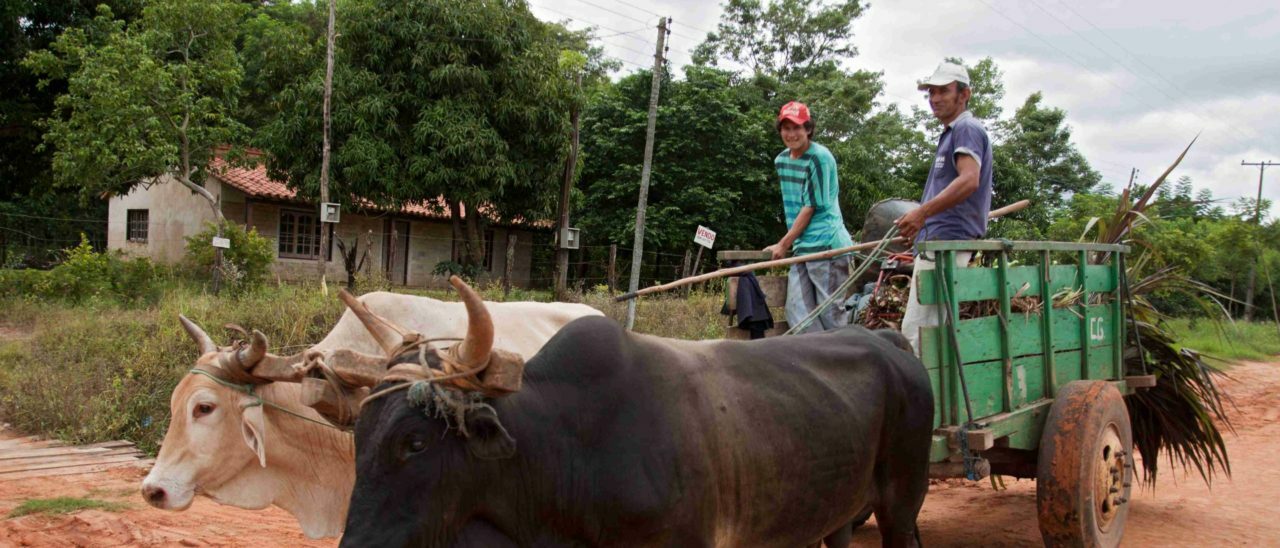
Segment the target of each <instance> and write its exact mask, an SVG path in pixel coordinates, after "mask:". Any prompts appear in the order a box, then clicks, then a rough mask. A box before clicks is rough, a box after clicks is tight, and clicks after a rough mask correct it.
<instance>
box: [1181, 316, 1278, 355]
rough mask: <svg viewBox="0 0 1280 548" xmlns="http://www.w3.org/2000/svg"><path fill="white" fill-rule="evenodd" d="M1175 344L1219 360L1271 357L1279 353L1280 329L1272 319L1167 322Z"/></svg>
mask: <svg viewBox="0 0 1280 548" xmlns="http://www.w3.org/2000/svg"><path fill="white" fill-rule="evenodd" d="M1166 325H1167V326H1168V328H1169V330H1170V331H1171V332H1172V333H1173V335H1174V338H1176V339H1177V340H1178V343H1179V344H1181V345H1182V346H1185V347H1187V348H1191V349H1193V350H1195V351H1197V352H1199V353H1201V354H1203V355H1205V356H1207V357H1210V358H1217V359H1219V360H1253V361H1261V360H1268V359H1273V358H1274V357H1275V356H1277V355H1280V331H1278V330H1277V327H1276V324H1274V323H1271V322H1244V321H1236V322H1231V323H1227V322H1210V321H1203V320H1201V321H1194V320H1189V319H1179V320H1173V321H1170V322H1167V324H1166Z"/></svg>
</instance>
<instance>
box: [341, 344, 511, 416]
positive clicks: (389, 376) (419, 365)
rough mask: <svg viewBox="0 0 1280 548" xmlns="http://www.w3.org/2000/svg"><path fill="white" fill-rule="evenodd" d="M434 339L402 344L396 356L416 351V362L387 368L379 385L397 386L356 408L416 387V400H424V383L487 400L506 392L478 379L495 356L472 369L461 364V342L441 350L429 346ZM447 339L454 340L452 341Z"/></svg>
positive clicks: (370, 397) (380, 391)
mask: <svg viewBox="0 0 1280 548" xmlns="http://www.w3.org/2000/svg"><path fill="white" fill-rule="evenodd" d="M437 340H442V339H428V340H417V341H412V342H406V343H405V344H404V345H403V346H402V347H401V351H400V352H398V353H397V355H401V356H402V355H404V354H407V353H409V352H413V351H416V352H417V354H418V360H417V362H401V363H397V364H394V365H392V366H391V367H390V368H388V369H387V373H386V375H384V376H383V377H382V382H394V383H399V384H396V385H395V386H389V387H387V388H383V389H382V390H379V391H377V392H374V393H372V394H369V396H368V397H366V398H365V399H364V400H362V401H361V402H360V408H361V409H364V406H365V405H367V404H368V403H369V402H371V401H373V400H376V399H378V398H381V397H384V396H386V395H387V394H391V393H393V392H398V391H400V390H406V389H411V388H412V387H414V386H418V388H416V389H414V390H416V391H417V394H419V396H418V401H419V402H421V401H424V400H422V396H421V394H422V390H424V388H423V387H425V385H428V384H430V385H440V384H442V383H443V384H444V386H443V387H444V388H448V389H452V390H453V391H456V392H463V393H473V394H483V395H485V396H489V397H497V396H502V395H505V394H506V393H507V392H506V391H503V390H495V389H493V388H491V387H489V386H487V385H486V384H485V383H484V381H483V380H481V378H480V374H481V373H483V372H484V371H485V370H487V369H488V368H489V365H490V364H491V363H493V362H494V357H495V356H491V357H490V359H488V360H486V361H485V362H484V363H482V364H479V365H474V366H472V365H468V364H464V363H463V361H462V356H461V355H460V347H461V346H462V344H461V343H458V344H454V345H450V346H448V347H446V348H444V349H437V348H432V347H430V345H429V343H431V342H434V341H437ZM450 340H458V339H456V338H455V339H450ZM428 350H435V352H434V354H428V352H427V351H428ZM431 355H434V356H435V357H436V358H437V360H436V361H438V363H439V367H440V368H439V369H437V368H435V367H432V366H431V361H432V360H431V359H430V358H429V356H431ZM411 402H412V398H411Z"/></svg>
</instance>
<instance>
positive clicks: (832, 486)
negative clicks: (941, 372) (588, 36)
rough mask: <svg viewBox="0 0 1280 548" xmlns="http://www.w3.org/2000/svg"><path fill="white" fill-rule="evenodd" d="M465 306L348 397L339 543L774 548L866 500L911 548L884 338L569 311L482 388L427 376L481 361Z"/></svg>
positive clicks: (899, 352) (918, 479) (914, 384)
mask: <svg viewBox="0 0 1280 548" xmlns="http://www.w3.org/2000/svg"><path fill="white" fill-rule="evenodd" d="M467 294H468V293H467V292H464V296H466V295H467ZM471 299H475V297H474V295H471V296H470V297H469V301H468V302H471ZM468 309H469V310H470V311H471V312H472V313H473V314H475V315H474V316H473V317H472V321H471V330H470V331H469V332H468V335H467V341H466V342H465V343H464V344H463V345H462V346H460V350H459V351H457V352H453V353H449V352H441V351H431V352H428V353H427V354H426V366H427V368H428V369H425V370H424V369H422V368H421V367H420V366H419V365H417V364H414V363H401V364H400V365H396V366H395V367H394V368H393V369H392V371H391V372H390V373H389V374H388V376H387V377H385V378H384V380H385V381H388V382H383V383H382V384H381V385H380V386H379V387H378V388H377V390H376V392H375V393H380V394H382V395H381V396H379V397H376V398H375V397H370V399H369V400H368V401H367V402H366V406H365V407H364V409H363V411H362V412H361V415H360V418H359V420H358V422H357V424H356V431H355V432H356V485H355V490H354V492H353V494H352V499H351V507H350V510H349V515H348V517H347V528H346V532H345V534H344V537H343V540H342V545H343V546H353V547H354V546H484V547H501V546H613V545H626V546H753V547H769V546H777V547H787V548H793V547H797V546H807V545H812V544H815V543H817V542H818V541H820V540H821V539H822V538H823V537H824V536H825V535H827V534H828V533H830V532H832V531H835V530H837V529H838V528H840V527H841V526H842V525H843V524H847V523H849V522H850V520H851V519H853V518H854V517H855V514H857V513H858V512H859V511H860V510H861V509H862V508H864V507H865V506H866V505H868V504H869V505H870V506H872V507H873V508H874V511H875V516H876V522H877V525H878V526H879V528H880V533H881V536H882V539H883V542H884V544H885V545H887V546H910V545H913V544H915V541H916V537H915V531H916V516H917V514H918V512H919V510H920V507H921V504H922V503H923V500H924V496H925V492H926V489H927V479H926V476H927V463H928V453H929V443H930V429H931V423H932V409H933V395H932V391H931V389H930V386H929V380H928V378H927V376H926V374H925V370H924V367H923V365H922V364H921V363H920V361H919V360H918V359H916V358H915V357H914V356H912V355H911V354H910V353H909V352H906V351H904V350H903V349H902V348H900V347H899V346H898V345H896V344H894V341H893V340H892V339H893V338H894V337H892V336H881V335H877V334H873V333H872V332H869V331H867V330H865V329H862V328H859V327H848V328H844V329H839V330H835V331H829V332H825V333H820V334H813V335H800V336H794V337H779V338H774V339H765V340H759V341H703V342H689V341H678V340H669V339H662V338H657V337H652V336H646V335H638V334H634V333H629V332H626V331H625V330H623V329H622V328H620V327H619V326H618V325H617V323H615V322H614V321H612V320H609V319H607V318H582V319H579V320H575V321H573V322H572V323H570V324H569V325H567V326H566V327H565V328H564V329H562V330H561V331H560V332H559V333H557V334H556V335H555V337H553V338H552V339H551V340H550V341H549V342H548V343H547V344H546V346H545V347H543V348H542V350H540V351H539V352H538V353H537V354H536V355H535V356H534V357H533V358H532V359H530V360H529V361H528V363H527V364H526V367H525V369H524V376H523V389H522V390H520V391H519V392H516V393H514V394H510V395H507V396H504V397H488V396H484V395H481V394H480V393H477V392H468V391H464V390H461V389H459V388H458V387H457V386H456V385H454V384H452V383H450V382H435V381H438V380H439V377H440V376H441V375H445V374H446V373H447V372H449V371H456V370H459V369H460V368H461V369H465V368H468V367H483V366H484V365H485V364H489V366H490V367H492V363H490V362H491V357H490V356H489V349H490V347H491V343H492V337H493V333H494V327H493V325H492V323H491V322H489V321H488V320H487V318H485V314H484V312H483V309H482V308H481V307H476V306H469V307H468ZM898 337H900V336H898ZM397 361H402V362H413V361H414V360H413V359H411V357H409V356H401V357H400V359H398V360H397Z"/></svg>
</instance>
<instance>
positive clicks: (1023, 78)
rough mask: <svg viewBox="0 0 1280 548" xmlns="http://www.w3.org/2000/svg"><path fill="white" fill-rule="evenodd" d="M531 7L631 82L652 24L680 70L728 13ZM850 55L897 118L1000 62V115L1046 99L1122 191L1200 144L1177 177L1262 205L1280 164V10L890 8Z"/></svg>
mask: <svg viewBox="0 0 1280 548" xmlns="http://www.w3.org/2000/svg"><path fill="white" fill-rule="evenodd" d="M529 1H530V4H531V6H532V9H533V12H534V13H535V14H536V15H537V16H538V17H541V18H543V19H547V20H556V21H566V20H567V21H568V22H569V25H570V27H571V28H583V27H586V26H594V27H597V29H598V30H597V35H598V36H601V37H602V39H601V42H602V43H603V44H604V46H605V49H606V52H607V53H608V54H609V55H610V56H612V57H615V58H617V59H619V60H621V61H622V62H623V69H622V72H624V73H625V72H631V71H635V70H638V69H639V68H640V67H642V66H643V67H649V66H651V65H652V64H653V57H652V56H653V48H654V40H655V37H656V32H657V31H656V25H657V21H658V14H662V15H669V16H671V17H672V18H673V19H674V24H673V26H672V29H673V30H672V32H673V34H672V36H671V50H670V56H671V58H672V60H673V62H674V66H676V67H683V66H684V65H686V64H688V62H689V52H691V51H692V50H693V48H694V47H695V46H696V45H697V44H698V43H699V42H701V39H702V37H704V36H705V35H706V32H707V31H710V30H714V29H715V26H716V24H717V23H718V22H719V19H720V13H721V8H720V5H719V4H718V3H716V2H714V1H696V2H694V1H683V2H681V1H674V0H647V1H641V0H529ZM854 45H855V46H856V47H857V48H858V52H859V54H858V56H857V57H856V58H855V59H854V60H853V61H852V68H858V69H866V70H873V71H884V81H885V84H886V89H885V93H886V94H885V96H883V97H882V99H883V100H884V101H886V102H895V103H898V104H900V105H902V106H903V107H909V106H911V105H916V106H921V107H923V106H925V101H924V100H923V98H922V97H921V95H920V94H919V93H918V92H917V91H916V90H915V81H916V80H917V79H919V78H921V77H923V76H925V75H927V74H928V73H930V72H932V70H933V68H934V67H935V66H937V64H938V62H939V61H941V60H942V58H943V57H947V56H958V57H963V58H964V59H965V60H966V61H968V62H974V61H977V60H978V59H981V58H982V57H987V56H990V57H992V58H993V59H994V60H995V61H996V64H997V65H999V67H1000V68H1001V69H1002V70H1003V71H1004V82H1005V91H1006V94H1005V100H1004V104H1003V105H1002V106H1003V107H1004V110H1005V115H1006V116H1007V115H1011V114H1012V113H1013V111H1014V109H1016V108H1017V107H1018V106H1019V105H1020V104H1021V103H1022V102H1023V101H1024V100H1025V99H1026V98H1027V96H1028V95H1029V94H1031V93H1032V92H1035V91H1037V90H1039V91H1041V92H1043V93H1044V104H1046V105H1049V106H1054V107H1059V108H1062V109H1065V110H1066V111H1067V122H1068V124H1069V125H1070V126H1071V129H1072V131H1073V135H1074V140H1075V143H1076V144H1077V146H1078V147H1079V148H1080V150H1081V151H1082V152H1083V153H1084V154H1085V156H1086V157H1087V158H1088V159H1089V161H1090V163H1091V164H1092V165H1093V167H1094V169H1096V170H1098V171H1099V172H1101V173H1102V175H1103V179H1104V181H1107V182H1110V183H1112V184H1113V186H1115V187H1116V188H1117V189H1118V188H1121V187H1123V186H1124V184H1125V183H1126V182H1127V181H1128V179H1129V170H1130V168H1133V167H1136V168H1138V170H1139V173H1138V180H1139V182H1142V183H1149V182H1151V181H1152V179H1153V178H1154V177H1156V176H1158V175H1159V174H1160V173H1161V172H1162V171H1163V170H1164V168H1165V167H1167V166H1168V165H1169V163H1170V162H1172V161H1173V159H1174V158H1176V157H1177V154H1178V152H1180V151H1181V148H1182V147H1183V146H1185V145H1186V143H1188V142H1189V141H1190V140H1191V138H1192V137H1194V136H1195V135H1196V133H1202V134H1201V136H1200V140H1199V141H1197V143H1196V145H1195V147H1193V148H1192V150H1191V152H1190V153H1189V154H1188V155H1187V159H1186V160H1185V161H1184V162H1183V163H1182V166H1181V167H1180V169H1179V170H1178V171H1177V172H1176V173H1175V175H1174V177H1177V176H1179V175H1189V176H1191V177H1192V179H1193V180H1194V181H1195V186H1196V188H1197V189H1199V188H1211V189H1212V190H1213V193H1214V196H1215V197H1217V198H1231V199H1234V198H1235V197H1238V196H1245V195H1247V196H1250V197H1253V196H1255V195H1256V193H1257V184H1258V168H1257V167H1243V166H1241V165H1240V162H1241V160H1247V161H1250V162H1257V161H1263V160H1270V161H1276V162H1280V3H1277V2H1274V1H1267V0H1219V1H1217V2H1209V3H1205V2H1190V1H1174V2H1170V1H1167V0H1166V1H1153V0H1129V1H1121V0H1079V1H1076V2H1069V3H1068V2H1064V1H1061V0H893V1H890V0H882V1H878V2H872V3H871V5H870V7H869V8H868V9H867V10H866V12H865V14H864V15H863V16H862V17H861V18H859V19H858V20H857V21H856V22H855V23H854ZM814 114H815V116H819V117H820V116H821V113H814ZM659 123H661V120H660V121H659ZM1263 197H1264V198H1267V199H1270V200H1272V201H1273V202H1276V203H1280V166H1277V167H1275V168H1271V169H1269V170H1268V174H1267V181H1266V183H1265V184H1264V188H1263ZM1223 205H1228V204H1226V203H1224V204H1223ZM1276 211H1277V208H1276V207H1273V208H1272V214H1273V215H1274V214H1275V213H1276Z"/></svg>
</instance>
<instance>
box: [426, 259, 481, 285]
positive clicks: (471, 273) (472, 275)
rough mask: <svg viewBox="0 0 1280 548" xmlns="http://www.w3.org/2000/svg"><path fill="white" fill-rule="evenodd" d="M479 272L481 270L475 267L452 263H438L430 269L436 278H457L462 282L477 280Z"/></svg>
mask: <svg viewBox="0 0 1280 548" xmlns="http://www.w3.org/2000/svg"><path fill="white" fill-rule="evenodd" d="M481 272H483V270H482V269H481V268H480V267H479V266H477V265H473V264H469V265H463V264H459V263H456V262H453V261H440V262H438V263H436V267H435V268H433V269H431V273H432V274H435V275H437V276H445V277H448V276H457V277H459V278H462V279H464V280H475V279H478V278H479V277H480V273H481Z"/></svg>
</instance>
